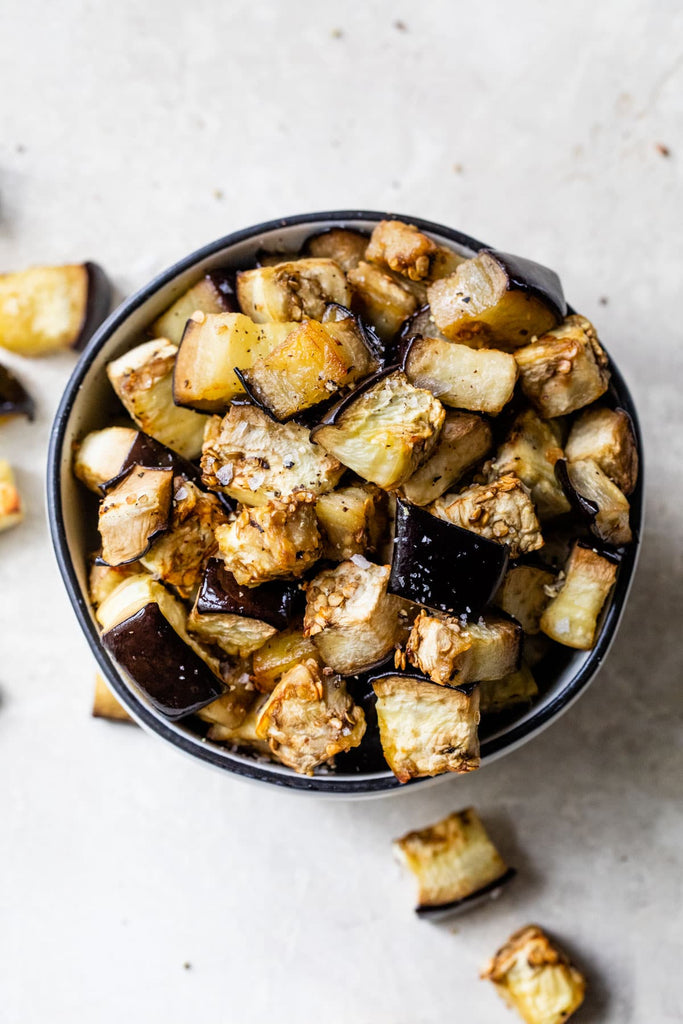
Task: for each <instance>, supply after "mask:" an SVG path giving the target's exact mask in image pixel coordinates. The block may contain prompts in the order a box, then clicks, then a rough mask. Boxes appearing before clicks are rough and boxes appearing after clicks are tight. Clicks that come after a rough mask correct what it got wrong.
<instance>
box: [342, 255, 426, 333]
mask: <svg viewBox="0 0 683 1024" xmlns="http://www.w3.org/2000/svg"><path fill="white" fill-rule="evenodd" d="M348 282H349V284H350V285H351V291H352V295H353V309H354V310H355V311H356V312H358V313H360V315H361V316H362V317H363V319H364V320H367V322H368V323H370V324H372V326H373V327H374V328H375V330H376V331H377V334H378V335H379V337H380V338H381V339H382V341H391V339H392V338H393V337H394V336H395V335H396V334H398V332H399V331H400V329H401V327H402V325H403V323H404V322H405V321H406V320H407V319H408V317H409V316H412V314H413V313H414V312H415V310H416V309H417V307H418V305H419V300H418V298H417V296H416V295H415V293H414V290H413V289H412V288H411V287H410V285H409V284H408V283H407V282H405V281H403V280H401V278H400V277H398V275H395V274H394V275H392V274H390V273H388V272H387V271H386V270H382V268H381V267H376V266H374V265H373V264H372V263H366V262H365V260H362V261H361V262H360V263H359V264H358V266H357V267H354V268H353V270H350V271H349V274H348Z"/></svg>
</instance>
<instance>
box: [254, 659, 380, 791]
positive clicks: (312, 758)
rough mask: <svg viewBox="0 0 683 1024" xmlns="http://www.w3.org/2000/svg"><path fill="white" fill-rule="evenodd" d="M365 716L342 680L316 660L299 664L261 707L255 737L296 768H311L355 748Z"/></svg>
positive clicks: (309, 771)
mask: <svg viewBox="0 0 683 1024" xmlns="http://www.w3.org/2000/svg"><path fill="white" fill-rule="evenodd" d="M364 733H365V714H364V713H363V709H362V708H360V707H358V706H357V705H356V704H354V702H353V700H352V699H351V697H350V696H349V694H348V693H347V691H346V685H345V683H344V680H343V679H340V678H339V676H335V675H326V674H325V672H320V670H319V666H318V665H317V664H316V662H315V661H313V660H310V661H305V662H303V663H302V664H299V665H295V666H294V667H293V668H291V669H290V670H289V671H288V672H286V673H285V675H284V676H283V677H282V679H281V680H280V682H279V683H278V684H277V686H276V687H275V689H274V690H273V692H272V693H271V695H270V697H269V698H268V700H267V701H266V703H265V704H264V705H263V707H262V709H261V712H260V715H259V718H258V722H257V725H256V735H257V736H258V737H259V738H260V739H263V740H267V741H268V744H269V746H270V748H271V750H272V752H273V754H274V755H275V756H276V757H277V758H278V760H280V761H282V763H283V764H286V765H287V766H288V767H289V768H293V769H294V770H295V771H297V772H301V773H303V774H305V775H312V774H313V769H314V768H316V767H317V766H318V765H319V764H322V763H323V762H325V761H328V760H329V759H330V758H331V757H334V755H335V754H340V753H341V752H342V751H344V750H350V749H351V748H352V747H357V746H358V745H359V744H360V742H361V740H362V738H363V735H364Z"/></svg>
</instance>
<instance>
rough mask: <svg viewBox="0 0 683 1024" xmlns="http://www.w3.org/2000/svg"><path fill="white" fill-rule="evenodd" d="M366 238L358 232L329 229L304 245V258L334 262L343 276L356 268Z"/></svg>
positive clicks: (363, 253)
mask: <svg viewBox="0 0 683 1024" xmlns="http://www.w3.org/2000/svg"><path fill="white" fill-rule="evenodd" d="M367 244H368V238H367V235H362V234H361V233H360V231H351V230H350V229H348V228H330V230H329V231H322V232H321V233H320V234H319V235H313V236H312V238H309V239H308V240H307V241H306V243H305V245H304V249H303V252H304V256H313V257H315V258H316V259H321V258H322V259H328V260H334V262H335V263H337V264H338V265H339V266H340V267H341V268H342V270H343V271H344V273H345V274H348V272H349V271H350V270H353V269H354V267H357V266H358V264H359V263H360V261H361V260H362V259H363V257H364V256H365V250H366V248H367Z"/></svg>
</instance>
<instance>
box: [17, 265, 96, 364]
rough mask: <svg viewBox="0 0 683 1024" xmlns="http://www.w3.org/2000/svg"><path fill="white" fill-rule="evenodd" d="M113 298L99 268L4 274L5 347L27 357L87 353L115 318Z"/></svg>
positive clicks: (79, 266)
mask: <svg viewBox="0 0 683 1024" xmlns="http://www.w3.org/2000/svg"><path fill="white" fill-rule="evenodd" d="M111 294H112V293H111V284H110V283H109V279H108V278H107V275H106V274H105V272H104V271H103V270H102V268H101V267H99V266H98V265H97V264H96V263H80V264H75V265H70V266H63V267H31V268H30V269H29V270H22V271H19V272H18V273H15V274H0V345H2V347H3V348H7V349H9V350H10V352H17V353H18V354H19V355H21V356H43V355H48V354H49V353H50V352H58V351H60V350H61V349H68V348H72V349H73V348H75V349H81V348H83V347H84V345H85V344H86V342H87V341H89V340H90V338H91V337H92V335H93V334H94V332H95V331H96V330H97V328H98V327H99V325H100V324H101V323H102V321H103V320H104V319H105V317H106V316H107V314H108V313H109V309H110V306H111Z"/></svg>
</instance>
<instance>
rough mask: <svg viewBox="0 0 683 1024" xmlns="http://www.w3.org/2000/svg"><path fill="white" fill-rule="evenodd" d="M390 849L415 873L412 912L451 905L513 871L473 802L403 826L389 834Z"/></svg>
mask: <svg viewBox="0 0 683 1024" xmlns="http://www.w3.org/2000/svg"><path fill="white" fill-rule="evenodd" d="M394 852H395V854H396V856H397V858H398V859H399V860H400V861H401V863H402V864H404V865H405V866H406V867H407V868H408V870H409V871H411V872H412V873H413V875H415V878H416V879H417V885H418V892H417V907H416V908H415V909H416V911H417V913H418V914H427V913H430V912H434V911H435V910H437V909H438V910H439V911H442V912H443V911H445V910H455V909H456V908H458V907H459V906H460V905H462V904H463V903H466V902H467V901H470V900H472V899H474V898H476V897H477V896H481V895H484V894H485V893H491V892H494V891H495V890H496V889H497V888H498V887H499V886H500V885H502V884H503V883H504V882H507V881H508V880H509V879H510V878H512V877H513V875H514V872H513V871H511V870H510V869H509V868H508V866H507V864H506V863H505V861H504V860H503V858H502V857H501V855H500V854H499V853H498V850H497V849H496V848H495V846H494V845H493V843H492V842H491V840H490V838H489V835H488V833H487V831H486V829H485V828H484V824H483V822H482V820H481V818H480V817H479V815H478V814H477V812H476V811H475V809H474V807H467V808H466V809H465V810H464V811H459V812H457V813H455V814H449V815H448V817H447V818H444V819H443V820H442V821H437V822H436V824H434V825H430V826H428V827H427V828H422V829H419V830H418V831H415V832H409V833H408V834H407V835H405V836H403V837H402V838H401V839H397V840H395V842H394Z"/></svg>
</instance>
